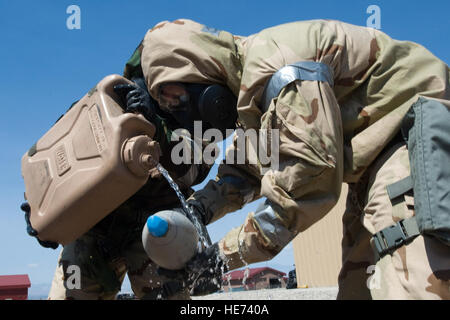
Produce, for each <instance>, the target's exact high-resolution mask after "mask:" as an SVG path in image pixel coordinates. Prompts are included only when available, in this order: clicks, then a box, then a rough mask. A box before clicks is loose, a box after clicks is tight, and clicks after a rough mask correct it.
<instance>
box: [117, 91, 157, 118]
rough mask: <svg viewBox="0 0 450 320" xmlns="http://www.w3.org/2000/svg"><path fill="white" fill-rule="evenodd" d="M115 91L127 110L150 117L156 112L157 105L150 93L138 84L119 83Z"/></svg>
mask: <svg viewBox="0 0 450 320" xmlns="http://www.w3.org/2000/svg"><path fill="white" fill-rule="evenodd" d="M114 92H116V93H117V95H118V96H119V97H120V98H121V99H122V102H123V104H124V105H125V106H126V108H125V112H133V113H136V112H139V113H141V114H143V115H144V116H145V117H146V118H148V119H150V118H151V117H152V116H153V115H154V114H155V112H156V110H155V105H154V104H153V103H152V99H151V97H150V94H149V93H148V91H147V90H146V89H143V88H141V87H140V86H138V85H137V84H134V83H133V84H128V83H127V84H117V85H115V86H114Z"/></svg>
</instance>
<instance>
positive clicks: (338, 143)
mask: <svg viewBox="0 0 450 320" xmlns="http://www.w3.org/2000/svg"><path fill="white" fill-rule="evenodd" d="M261 128H262V129H277V130H279V139H280V143H279V167H278V169H273V170H269V171H268V172H266V173H265V174H264V176H263V178H262V181H261V196H264V197H266V198H267V201H266V203H264V204H263V205H262V206H260V207H259V208H258V209H257V210H256V212H255V213H253V212H252V213H250V214H249V215H248V217H247V219H246V220H245V222H244V224H243V225H242V226H241V227H239V228H236V229H234V230H232V231H230V232H229V233H228V234H227V235H226V236H225V237H224V238H223V239H222V240H221V241H220V244H219V247H220V250H221V251H222V253H223V254H224V255H225V257H226V258H227V259H228V266H229V268H230V269H235V268H239V267H241V266H243V265H244V264H245V263H249V264H250V263H255V262H259V261H265V260H269V259H271V258H273V257H274V256H275V255H276V254H278V252H280V251H281V250H282V248H283V247H284V246H286V245H287V244H288V243H289V242H290V241H291V240H292V239H293V238H294V237H295V236H296V235H297V234H298V233H299V232H301V231H303V230H306V229H307V228H308V227H310V226H311V225H312V224H314V223H315V222H317V221H318V220H320V219H321V218H322V217H323V216H324V215H325V214H326V213H327V212H329V211H330V210H331V209H332V207H333V206H334V205H335V204H336V202H337V200H338V199H339V194H340V190H341V184H342V175H343V154H342V152H343V151H342V124H341V118H340V111H339V106H338V103H337V101H336V99H335V97H334V93H333V91H332V89H331V87H330V86H329V85H328V84H327V83H322V82H317V81H302V82H295V83H292V84H290V85H288V86H287V87H286V88H284V89H283V90H282V91H281V93H280V95H279V96H278V98H275V99H273V101H272V103H271V105H270V107H269V110H268V111H267V112H266V113H265V114H264V115H263V117H262V125H261Z"/></svg>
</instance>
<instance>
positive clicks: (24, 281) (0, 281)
mask: <svg viewBox="0 0 450 320" xmlns="http://www.w3.org/2000/svg"><path fill="white" fill-rule="evenodd" d="M24 287H26V288H29V287H31V282H30V278H29V277H28V275H27V274H18V275H11V276H0V289H16V288H24Z"/></svg>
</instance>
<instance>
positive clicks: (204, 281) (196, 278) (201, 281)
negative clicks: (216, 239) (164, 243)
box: [158, 243, 228, 296]
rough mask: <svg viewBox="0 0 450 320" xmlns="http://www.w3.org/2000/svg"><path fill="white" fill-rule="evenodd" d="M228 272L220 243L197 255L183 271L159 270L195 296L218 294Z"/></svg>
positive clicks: (159, 272)
mask: <svg viewBox="0 0 450 320" xmlns="http://www.w3.org/2000/svg"><path fill="white" fill-rule="evenodd" d="M227 271H228V268H227V266H226V263H225V257H224V256H223V255H222V254H221V253H220V249H219V244H218V243H214V244H213V245H211V246H209V247H207V248H206V249H204V250H203V251H202V252H200V253H197V254H196V255H195V256H194V257H193V258H192V259H191V260H189V261H188V262H187V263H186V266H185V268H184V269H182V270H167V269H164V268H161V267H160V268H158V274H160V275H163V276H166V277H168V278H171V279H174V280H178V281H180V282H181V283H183V286H184V287H187V288H189V290H190V293H191V295H193V296H202V295H206V294H211V293H214V292H217V291H218V290H219V289H220V288H221V286H222V277H223V274H224V273H226V272H227Z"/></svg>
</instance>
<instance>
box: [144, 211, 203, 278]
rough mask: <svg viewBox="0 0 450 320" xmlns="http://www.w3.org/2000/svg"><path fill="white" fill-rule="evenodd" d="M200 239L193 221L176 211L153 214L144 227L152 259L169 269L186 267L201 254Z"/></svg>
mask: <svg viewBox="0 0 450 320" xmlns="http://www.w3.org/2000/svg"><path fill="white" fill-rule="evenodd" d="M198 239H199V236H198V232H197V229H196V228H195V226H194V225H193V224H192V222H191V221H190V220H189V219H188V218H187V217H186V216H184V215H183V214H181V213H179V212H177V211H172V210H165V211H160V212H158V213H156V214H154V215H152V216H150V217H149V218H148V219H147V223H146V224H145V225H144V228H143V230H142V244H143V245H144V249H145V251H146V252H147V254H148V256H149V257H150V259H152V261H153V262H155V263H156V264H157V265H158V266H160V267H163V268H166V269H169V270H179V269H182V268H184V266H185V264H186V262H188V261H189V260H190V259H191V258H192V257H193V256H194V255H195V254H196V253H197V250H198Z"/></svg>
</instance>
